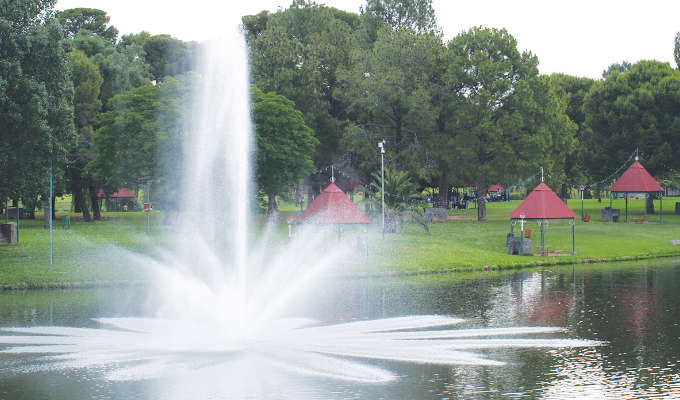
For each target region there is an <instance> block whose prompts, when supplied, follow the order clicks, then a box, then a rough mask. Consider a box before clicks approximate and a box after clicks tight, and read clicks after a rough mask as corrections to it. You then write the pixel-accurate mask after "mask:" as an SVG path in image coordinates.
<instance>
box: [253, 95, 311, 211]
mask: <svg viewBox="0 0 680 400" xmlns="http://www.w3.org/2000/svg"><path fill="white" fill-rule="evenodd" d="M253 119H254V122H255V133H256V138H257V163H256V177H257V183H258V185H259V187H260V189H262V190H263V191H264V192H265V193H266V194H267V197H268V198H269V203H268V207H267V212H268V213H269V214H271V213H273V212H275V211H276V210H277V209H278V207H277V203H276V196H277V195H278V194H280V193H281V192H283V191H284V190H287V189H288V188H290V187H291V186H293V185H295V184H296V183H297V182H299V181H300V179H303V178H305V177H306V176H307V174H308V173H310V172H311V171H313V170H314V162H313V161H312V158H311V154H313V152H314V147H316V145H317V144H318V143H319V141H318V140H317V139H316V138H315V137H314V132H313V131H312V130H311V129H310V128H309V127H308V126H307V125H306V124H305V121H304V119H303V117H302V113H301V112H300V111H298V110H296V109H295V103H293V102H292V101H290V100H288V99H286V98H285V97H283V96H281V95H278V94H276V93H273V92H269V93H264V92H263V91H262V90H260V89H258V88H257V87H254V88H253Z"/></svg>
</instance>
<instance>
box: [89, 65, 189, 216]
mask: <svg viewBox="0 0 680 400" xmlns="http://www.w3.org/2000/svg"><path fill="white" fill-rule="evenodd" d="M195 79H197V78H196V77H194V76H191V75H189V76H182V75H180V76H177V77H168V78H167V79H166V80H164V81H163V82H162V83H159V84H157V85H152V84H148V85H144V86H140V87H137V88H133V89H130V90H128V91H126V92H123V93H120V94H118V95H116V96H114V97H113V98H112V99H111V101H110V110H109V111H106V112H104V113H101V114H99V116H98V121H97V124H98V126H99V128H98V129H97V131H96V134H95V136H94V139H95V144H96V149H97V151H96V156H95V158H94V159H93V160H92V162H91V163H89V164H88V167H87V169H86V172H87V173H88V174H91V175H92V176H93V179H94V180H95V181H96V182H99V183H101V185H102V186H103V187H104V188H105V189H106V190H107V191H108V192H112V191H114V190H116V189H118V188H119V187H121V186H127V187H132V188H134V187H137V186H139V185H144V184H147V183H148V182H154V183H153V185H154V189H153V190H154V193H158V194H159V196H158V198H159V199H160V201H156V202H155V203H156V204H158V205H159V206H161V207H162V208H165V209H172V208H174V207H177V206H178V204H177V203H176V199H177V198H178V197H179V196H178V193H177V192H176V189H175V188H176V187H178V186H181V184H178V182H180V175H181V173H180V171H181V170H182V162H183V159H182V153H181V141H182V137H183V134H184V133H183V129H184V124H183V121H184V119H185V117H186V116H185V112H186V110H188V109H190V107H189V105H190V95H191V88H192V87H193V85H194V80H195Z"/></svg>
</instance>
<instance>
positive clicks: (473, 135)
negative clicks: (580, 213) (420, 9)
mask: <svg viewBox="0 0 680 400" xmlns="http://www.w3.org/2000/svg"><path fill="white" fill-rule="evenodd" d="M448 50H449V52H448V57H451V59H450V60H449V61H448V63H447V65H448V69H447V72H446V77H445V79H446V82H450V84H449V85H450V87H452V88H453V89H454V90H455V91H454V92H453V96H451V99H450V101H451V108H450V110H451V112H450V113H449V114H448V116H447V122H446V123H447V125H448V129H450V130H451V132H454V136H453V142H454V146H455V149H456V151H455V154H456V155H457V156H458V163H459V166H460V169H462V174H463V177H464V180H465V182H466V183H468V184H471V185H473V186H475V187H476V188H477V194H478V196H480V197H483V196H484V195H485V194H486V191H487V188H488V187H489V185H490V184H493V183H499V182H500V183H507V182H511V181H512V180H513V179H517V178H519V177H520V176H521V175H524V174H526V172H527V171H536V170H537V169H538V166H540V165H544V166H547V167H548V168H550V170H552V171H553V174H556V173H557V172H558V171H559V164H560V160H556V159H554V158H553V157H554V156H555V155H556V154H560V153H562V154H564V153H565V150H567V151H566V152H568V151H571V149H570V146H573V135H574V132H575V130H576V127H575V125H574V124H573V123H571V122H570V121H569V119H568V117H566V115H565V114H564V112H563V108H560V104H559V103H558V102H557V99H556V97H555V96H554V95H553V93H552V92H551V91H550V87H549V85H548V83H547V81H546V80H544V79H539V77H538V68H537V65H538V60H537V59H536V57H535V56H533V55H532V54H531V53H528V52H525V53H522V54H520V52H519V51H518V50H517V43H516V41H515V39H514V38H513V37H512V36H511V35H510V34H509V33H508V32H507V31H506V30H504V29H502V30H498V29H488V28H481V27H480V28H473V29H470V30H469V31H467V32H463V33H461V34H460V35H458V36H456V37H455V38H453V39H452V40H451V41H450V42H449V44H448ZM456 83H457V84H456ZM563 146H566V148H565V147H563ZM562 157H564V155H563V156H562ZM562 161H563V159H562ZM477 218H478V220H480V221H483V220H485V219H486V207H485V203H484V201H480V202H479V206H478V213H477Z"/></svg>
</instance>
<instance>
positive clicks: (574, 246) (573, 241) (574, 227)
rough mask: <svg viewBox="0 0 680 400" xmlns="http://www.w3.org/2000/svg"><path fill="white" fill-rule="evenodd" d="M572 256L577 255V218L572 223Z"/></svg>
mask: <svg viewBox="0 0 680 400" xmlns="http://www.w3.org/2000/svg"><path fill="white" fill-rule="evenodd" d="M571 254H576V218H573V219H572V221H571Z"/></svg>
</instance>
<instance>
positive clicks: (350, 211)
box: [296, 183, 371, 225]
mask: <svg viewBox="0 0 680 400" xmlns="http://www.w3.org/2000/svg"><path fill="white" fill-rule="evenodd" d="M296 221H297V222H301V223H314V224H334V225H348V224H370V223H371V219H370V218H368V216H367V215H366V214H364V213H363V211H361V209H360V208H359V207H358V206H357V205H356V204H354V202H353V201H352V200H350V198H349V197H347V195H346V194H345V193H344V192H343V191H342V190H341V189H340V188H339V187H338V186H337V185H336V184H335V183H331V184H330V185H328V186H327V187H326V188H325V189H323V190H322V191H321V193H320V194H319V195H318V196H317V197H316V199H314V201H312V203H311V204H310V205H309V207H307V209H306V210H305V211H303V212H302V214H300V215H299V216H298V217H297V218H296Z"/></svg>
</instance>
